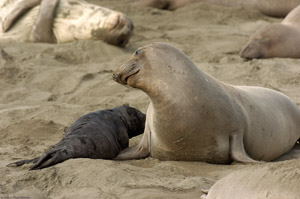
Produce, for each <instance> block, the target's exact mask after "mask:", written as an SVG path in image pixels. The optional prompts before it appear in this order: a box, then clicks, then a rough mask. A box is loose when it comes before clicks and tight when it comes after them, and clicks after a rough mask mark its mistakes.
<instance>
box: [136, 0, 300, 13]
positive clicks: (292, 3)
mask: <svg viewBox="0 0 300 199" xmlns="http://www.w3.org/2000/svg"><path fill="white" fill-rule="evenodd" d="M195 2H205V3H209V4H214V5H220V6H229V7H242V8H252V9H256V10H259V11H260V12H261V13H262V14H264V15H267V16H271V17H285V16H286V15H287V14H288V13H289V12H290V11H291V10H292V9H293V8H295V7H296V6H298V5H299V4H300V0H289V1H285V0H264V1H260V0H247V1H245V0H226V1H224V0H137V1H135V2H134V4H135V5H137V6H149V7H154V8H158V9H164V10H176V9H178V8H181V7H184V6H185V5H187V4H190V3H195Z"/></svg>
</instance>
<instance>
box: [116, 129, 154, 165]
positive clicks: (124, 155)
mask: <svg viewBox="0 0 300 199" xmlns="http://www.w3.org/2000/svg"><path fill="white" fill-rule="evenodd" d="M146 126H147V124H146ZM150 135H151V132H150V130H149V127H148V126H147V127H146V129H145V132H144V135H143V137H142V139H141V140H140V142H139V143H138V144H137V145H134V146H132V147H129V148H126V149H124V150H123V151H121V152H120V153H119V154H118V156H117V157H116V158H114V160H133V159H143V158H146V157H148V156H149V155H150Z"/></svg>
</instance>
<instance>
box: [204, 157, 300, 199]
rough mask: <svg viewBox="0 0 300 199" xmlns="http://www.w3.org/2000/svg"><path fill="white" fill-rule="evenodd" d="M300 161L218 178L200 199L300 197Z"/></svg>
mask: <svg viewBox="0 0 300 199" xmlns="http://www.w3.org/2000/svg"><path fill="white" fill-rule="evenodd" d="M299 168H300V161H299V160H293V161H285V162H280V163H268V164H265V165H261V164H260V165H254V166H252V167H250V168H247V169H242V170H239V171H236V172H234V173H232V174H229V175H228V176H226V177H224V178H222V179H221V180H219V181H217V182H216V183H215V184H214V185H213V186H212V187H211V189H210V190H209V192H208V194H207V196H205V195H203V196H201V199H283V198H284V199H298V198H300V188H299V186H300V170H299Z"/></svg>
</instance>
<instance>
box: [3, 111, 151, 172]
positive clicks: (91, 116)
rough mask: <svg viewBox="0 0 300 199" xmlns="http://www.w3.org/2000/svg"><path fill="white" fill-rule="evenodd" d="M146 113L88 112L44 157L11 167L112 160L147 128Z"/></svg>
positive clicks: (39, 166) (33, 167)
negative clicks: (84, 160)
mask: <svg viewBox="0 0 300 199" xmlns="http://www.w3.org/2000/svg"><path fill="white" fill-rule="evenodd" d="M145 120H146V116H145V114H143V113H141V112H140V111H139V110H137V109H135V108H132V107H129V106H119V107H116V108H114V109H108V110H101V111H96V112H92V113H88V114H86V115H84V116H82V117H80V118H79V119H78V120H77V121H76V122H75V123H74V124H72V125H71V126H70V127H69V129H68V130H67V132H66V134H65V136H64V138H63V139H62V140H61V141H60V142H58V143H57V144H56V145H54V146H53V147H52V148H51V149H49V150H48V151H46V152H45V153H44V154H43V155H42V156H41V157H38V158H34V159H31V160H21V161H17V162H14V163H11V164H9V165H8V166H21V165H23V164H28V163H34V165H33V166H32V167H31V168H30V170H34V169H42V168H46V167H50V166H52V165H55V164H58V163H60V162H63V161H65V160H68V159H71V158H92V159H113V158H115V157H116V156H117V155H118V153H119V152H120V151H121V150H123V149H125V148H127V147H128V143H129V138H132V137H134V136H137V135H139V134H141V133H143V131H144V127H145Z"/></svg>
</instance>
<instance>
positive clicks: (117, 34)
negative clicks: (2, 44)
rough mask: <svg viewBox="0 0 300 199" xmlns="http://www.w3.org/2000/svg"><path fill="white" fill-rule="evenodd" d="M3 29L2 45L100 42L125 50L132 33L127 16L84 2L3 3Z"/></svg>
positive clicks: (36, 0) (0, 9) (27, 0)
mask: <svg viewBox="0 0 300 199" xmlns="http://www.w3.org/2000/svg"><path fill="white" fill-rule="evenodd" d="M0 26H1V29H2V31H0V41H11V40H13V41H29V42H46V43H64V42H70V41H74V40H80V39H99V40H104V41H106V42H107V43H110V44H113V45H118V46H125V45H126V44H127V42H128V41H129V39H130V37H131V35H132V33H133V24H132V22H131V20H130V19H129V18H128V17H127V16H125V15H124V14H122V13H120V12H116V11H113V10H110V9H107V8H104V7H100V6H96V5H93V4H89V3H87V2H85V1H82V0H3V1H2V2H1V3H0Z"/></svg>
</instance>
